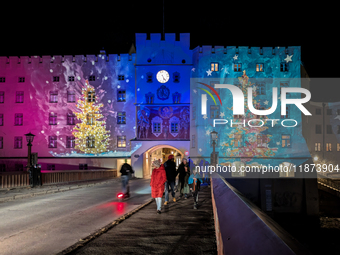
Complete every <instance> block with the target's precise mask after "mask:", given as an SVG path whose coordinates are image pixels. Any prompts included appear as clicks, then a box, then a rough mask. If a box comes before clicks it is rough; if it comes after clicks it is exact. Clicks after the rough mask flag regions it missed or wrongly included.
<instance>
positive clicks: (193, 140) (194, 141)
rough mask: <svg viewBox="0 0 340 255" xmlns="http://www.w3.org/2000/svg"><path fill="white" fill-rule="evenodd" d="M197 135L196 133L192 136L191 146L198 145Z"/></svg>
mask: <svg viewBox="0 0 340 255" xmlns="http://www.w3.org/2000/svg"><path fill="white" fill-rule="evenodd" d="M195 139H196V137H195V135H192V136H191V148H195V147H196V140H195Z"/></svg>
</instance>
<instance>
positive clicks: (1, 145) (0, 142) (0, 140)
mask: <svg viewBox="0 0 340 255" xmlns="http://www.w3.org/2000/svg"><path fill="white" fill-rule="evenodd" d="M3 148H4V138H3V137H2V136H0V149H3Z"/></svg>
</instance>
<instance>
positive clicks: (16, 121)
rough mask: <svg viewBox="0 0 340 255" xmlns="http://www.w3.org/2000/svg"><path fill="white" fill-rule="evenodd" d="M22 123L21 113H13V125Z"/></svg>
mask: <svg viewBox="0 0 340 255" xmlns="http://www.w3.org/2000/svg"><path fill="white" fill-rule="evenodd" d="M22 123H23V115H22V113H16V114H15V115H14V126H22Z"/></svg>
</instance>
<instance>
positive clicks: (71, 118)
mask: <svg viewBox="0 0 340 255" xmlns="http://www.w3.org/2000/svg"><path fill="white" fill-rule="evenodd" d="M75 124H76V115H75V114H74V113H73V112H69V113H68V114H67V125H75Z"/></svg>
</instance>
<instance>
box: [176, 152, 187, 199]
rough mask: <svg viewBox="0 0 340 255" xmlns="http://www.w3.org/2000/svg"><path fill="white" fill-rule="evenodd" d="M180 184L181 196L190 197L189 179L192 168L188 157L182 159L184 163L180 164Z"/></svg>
mask: <svg viewBox="0 0 340 255" xmlns="http://www.w3.org/2000/svg"><path fill="white" fill-rule="evenodd" d="M177 172H178V186H179V188H180V195H179V196H180V197H182V196H183V194H184V196H185V199H187V197H188V193H189V192H190V190H189V185H188V179H189V176H190V168H189V164H188V161H187V159H186V158H183V159H182V163H181V164H180V165H179V166H178V170H177Z"/></svg>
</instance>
